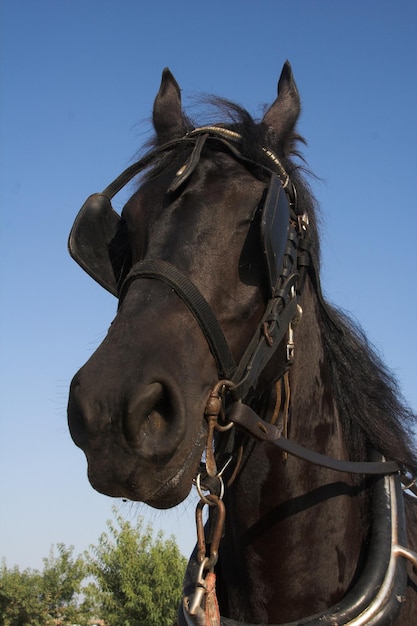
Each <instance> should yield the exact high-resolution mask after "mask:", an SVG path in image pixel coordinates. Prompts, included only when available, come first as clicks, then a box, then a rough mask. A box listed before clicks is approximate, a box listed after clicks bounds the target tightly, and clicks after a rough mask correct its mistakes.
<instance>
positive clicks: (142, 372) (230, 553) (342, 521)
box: [68, 62, 417, 626]
mask: <svg viewBox="0 0 417 626" xmlns="http://www.w3.org/2000/svg"><path fill="white" fill-rule="evenodd" d="M211 104H213V105H214V106H215V111H216V112H217V113H216V114H217V115H218V116H219V117H220V116H222V119H223V121H222V122H218V123H215V124H206V125H205V126H204V125H196V124H194V123H193V122H192V120H191V119H190V118H189V117H188V116H187V114H186V113H185V112H184V111H183V108H182V103H181V93H180V88H179V86H178V83H177V81H176V79H175V78H174V76H173V74H172V73H171V72H170V70H169V69H165V70H164V71H163V74H162V81H161V85H160V89H159V91H158V93H157V96H156V98H155V101H154V106H153V118H152V119H153V126H154V129H155V137H154V139H153V140H152V141H151V142H148V144H147V150H146V152H145V154H144V156H143V157H142V158H141V159H140V160H139V161H137V162H136V163H134V164H133V165H131V166H130V167H129V168H128V169H127V170H125V172H123V173H122V174H121V175H120V176H119V177H118V178H117V179H116V180H115V181H113V182H112V183H111V184H110V185H109V186H108V187H107V188H106V189H105V190H104V191H103V192H102V193H97V194H93V195H92V196H90V198H89V199H88V200H87V201H86V202H85V204H84V205H83V207H82V209H81V211H80V212H79V214H78V216H77V218H76V220H75V222H74V226H73V228H72V231H71V234H70V238H69V249H70V253H71V255H72V257H73V258H74V259H75V260H76V261H77V262H78V263H79V264H80V265H81V267H82V268H83V269H84V270H85V271H87V272H88V273H89V274H90V275H91V276H92V277H93V278H94V279H95V280H96V281H97V282H98V283H99V284H100V285H102V286H103V287H104V288H106V289H107V290H108V291H109V292H111V293H112V294H114V295H115V296H117V297H118V299H119V304H118V310H117V314H116V317H115V319H114V321H113V322H112V324H111V326H110V328H109V331H108V334H107V336H106V337H105V339H104V341H103V342H102V343H101V345H100V346H99V347H98V349H97V350H96V351H95V352H94V354H93V355H92V356H91V357H90V359H89V360H88V361H87V363H86V364H85V365H84V366H83V367H82V368H81V369H80V370H79V371H78V373H77V374H76V375H75V376H74V378H73V380H72V382H71V387H70V394H69V405H68V421H69V429H70V433H71V436H72V438H73V441H74V442H75V444H76V445H77V446H79V447H80V448H81V449H82V450H83V451H84V453H85V455H86V458H87V463H88V477H89V481H90V483H91V485H92V486H93V487H94V488H95V489H96V490H98V491H99V492H101V493H103V494H106V495H108V496H114V497H122V498H125V499H129V500H133V501H141V502H144V503H147V504H148V505H150V506H151V507H155V508H159V509H165V508H170V507H174V506H176V505H177V504H178V503H180V502H182V501H183V500H184V499H185V498H186V497H187V495H188V494H189V492H190V490H191V488H192V487H193V485H195V486H196V488H197V490H198V493H199V496H200V500H199V503H198V505H197V510H196V525H197V545H196V549H195V551H194V553H193V555H192V556H191V558H190V562H189V566H188V569H187V573H186V577H185V583H184V597H183V601H182V604H181V607H180V611H179V623H180V624H222V625H223V626H233V625H235V626H236V625H237V624H261V623H262V624H286V625H288V624H291V625H293V626H294V625H296V624H309V625H312V624H351V625H359V624H391V623H394V622H395V623H396V624H400V625H408V626H410V624H412V623H415V622H414V619H413V615H414V618H415V615H416V614H417V593H416V592H417V577H416V571H415V568H416V566H417V554H416V546H417V511H416V503H415V492H416V489H415V486H414V485H415V476H417V453H416V450H415V448H414V446H413V443H412V433H413V428H414V427H415V423H416V417H415V415H414V414H413V412H412V410H411V409H410V408H408V407H407V405H406V403H405V402H404V401H403V399H402V398H401V394H400V393H399V390H398V385H397V383H396V381H395V379H394V378H393V376H392V375H391V373H390V372H389V371H388V370H387V368H386V367H385V366H384V364H383V363H382V362H381V360H380V358H379V356H378V355H377V354H376V353H375V351H374V350H373V349H372V347H371V346H370V345H369V342H368V341H367V339H366V337H365V336H364V334H363V332H362V331H361V330H360V329H359V328H358V327H357V325H356V324H354V323H353V322H352V321H351V320H350V319H349V318H348V316H347V315H346V314H345V313H342V312H341V311H340V310H338V309H337V308H336V307H335V306H333V305H331V304H330V303H329V302H328V301H327V300H326V298H325V297H324V295H323V292H322V288H321V283H320V240H319V233H318V224H317V221H318V220H317V206H316V201H315V200H314V198H313V194H312V192H311V190H310V188H309V185H308V182H307V178H308V176H307V171H306V166H305V164H304V161H303V159H302V155H301V153H300V145H301V144H302V143H303V141H304V140H303V138H302V137H301V136H300V135H299V134H298V132H297V130H296V126H297V122H298V118H299V114H300V96H299V92H298V89H297V86H296V84H295V80H294V77H293V73H292V69H291V66H290V64H289V63H288V62H286V63H285V65H284V67H283V69H282V72H281V75H280V78H279V81H278V89H277V96H276V98H275V100H274V101H273V103H272V105H270V106H269V108H267V109H266V111H265V114H264V115H263V117H262V119H260V120H255V119H253V117H252V116H251V115H250V114H249V113H248V112H247V111H246V110H245V109H244V108H243V107H241V106H239V105H237V104H234V103H232V102H229V101H226V100H224V99H220V98H214V97H213V98H212V99H211ZM139 174H140V182H139V184H138V185H137V188H136V190H135V191H134V193H133V195H132V196H131V197H130V199H129V200H128V201H127V203H126V204H125V206H124V208H123V211H122V213H121V215H119V214H118V213H116V212H115V211H114V210H113V208H112V206H111V199H112V197H113V196H114V195H115V194H116V193H117V192H118V191H119V190H120V189H121V188H122V187H124V186H125V185H126V183H127V182H129V181H130V180H131V179H133V178H134V177H136V176H138V175H139Z"/></svg>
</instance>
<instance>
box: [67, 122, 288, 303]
mask: <svg viewBox="0 0 417 626" xmlns="http://www.w3.org/2000/svg"><path fill="white" fill-rule="evenodd" d="M197 131H204V133H203V134H202V135H200V136H198V137H197V139H196V140H195V139H194V137H193V138H191V137H188V138H186V139H184V138H183V139H181V140H177V141H174V142H171V143H169V144H166V145H165V146H162V147H161V148H159V149H157V150H156V151H155V153H154V154H156V153H158V152H164V151H166V150H168V149H171V148H172V147H175V145H177V144H178V143H179V142H183V141H192V142H193V143H194V148H193V150H192V153H191V155H190V157H189V159H188V160H187V161H186V163H185V164H184V167H183V168H182V171H180V172H178V173H177V176H176V177H175V179H174V181H173V182H172V183H171V185H170V187H169V189H168V190H167V193H172V192H175V191H177V190H178V188H179V187H180V186H182V185H183V184H184V183H185V182H186V181H187V179H188V178H189V177H190V175H191V174H192V172H193V171H194V169H195V167H196V165H197V164H198V162H199V159H200V155H201V151H202V148H203V146H204V144H205V142H206V140H207V138H209V137H210V135H209V134H208V133H209V131H211V133H212V135H213V136H214V137H216V136H220V137H222V136H223V134H224V133H225V132H226V131H225V129H221V128H218V129H217V128H211V127H210V128H207V129H204V128H203V129H197V130H196V131H194V132H195V133H196V132H197ZM214 131H216V132H214ZM228 132H231V131H228ZM237 137H238V138H239V136H238V135H237ZM234 141H238V139H236V138H234ZM222 143H224V144H225V145H226V146H227V147H229V148H230V150H231V152H232V154H234V155H235V156H236V157H237V156H238V153H237V152H236V148H234V147H233V146H231V144H230V143H229V142H228V141H227V140H226V139H222ZM150 158H151V157H149V156H146V157H144V158H143V159H141V160H140V161H138V162H137V163H135V164H134V165H132V166H130V167H129V168H128V169H127V170H125V171H124V172H122V174H120V176H118V177H117V178H116V180H114V181H113V182H112V183H111V184H110V185H109V186H108V187H106V189H105V190H104V191H103V192H102V193H95V194H93V195H91V196H90V197H89V198H87V200H86V201H85V203H84V204H83V206H82V207H81V209H80V211H79V213H78V215H77V217H76V219H75V221H74V225H73V227H72V229H71V232H70V236H69V240H68V249H69V252H70V255H71V257H72V258H73V259H74V260H75V261H76V262H77V263H78V264H79V265H80V266H81V267H82V269H83V270H84V271H85V272H87V274H89V275H90V276H91V277H92V278H93V279H94V280H95V281H96V282H97V283H98V284H99V285H101V286H102V287H104V288H105V289H107V291H109V292H110V293H111V294H113V295H114V296H116V297H118V294H119V286H120V284H121V282H122V281H123V279H124V278H125V276H126V274H127V272H128V271H129V269H130V255H129V254H128V252H129V250H128V242H127V235H126V233H125V232H124V224H125V223H124V220H123V219H122V218H121V216H120V215H119V214H118V213H116V211H114V209H113V207H112V205H111V198H112V197H113V196H114V195H115V194H116V193H117V192H118V191H120V189H121V188H122V187H124V186H125V185H126V184H127V182H129V180H131V179H132V178H133V176H135V175H136V174H137V173H138V172H139V171H141V170H142V169H143V168H144V167H145V166H146V165H147V164H148V162H149V161H150ZM240 158H241V160H242V161H243V162H246V161H247V159H245V157H243V156H241V157H240ZM274 162H275V161H274ZM268 172H269V173H270V174H271V178H270V184H269V187H268V191H267V194H266V198H265V202H264V205H263V207H262V217H261V244H262V248H263V252H264V255H265V259H266V265H267V271H268V282H269V291H270V296H271V297H274V296H275V292H276V288H277V284H278V282H279V278H280V273H281V270H282V267H283V262H284V254H285V252H286V246H287V240H288V237H289V223H290V206H289V201H288V198H287V193H286V191H285V190H284V188H283V185H282V181H281V179H280V177H279V176H278V175H277V174H276V173H273V172H271V170H268Z"/></svg>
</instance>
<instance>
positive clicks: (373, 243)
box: [0, 0, 417, 567]
mask: <svg viewBox="0 0 417 626" xmlns="http://www.w3.org/2000/svg"><path fill="white" fill-rule="evenodd" d="M0 19H1V67H0V70H1V93H0V98H1V100H0V103H1V109H0V111H1V163H0V165H1V170H0V176H1V187H0V189H1V198H0V210H1V255H0V264H1V305H0V316H1V389H0V402H1V414H0V418H1V430H0V437H1V439H0V507H1V514H0V556H5V557H6V559H7V565H8V566H13V565H14V564H18V565H19V566H20V567H41V566H42V557H45V556H47V555H48V552H49V549H50V546H51V544H56V543H57V542H63V543H65V544H66V545H71V544H73V545H74V546H75V551H76V553H79V552H81V551H82V550H84V549H85V548H87V547H88V545H89V544H90V543H94V542H96V541H97V539H98V536H99V535H100V533H101V532H102V531H103V530H105V528H106V526H105V522H106V520H107V519H109V518H110V517H111V506H112V504H113V502H114V501H113V500H111V499H109V498H106V497H105V496H102V495H100V494H98V493H96V492H94V491H93V489H92V488H91V487H90V485H89V483H88V481H87V478H86V463H85V459H84V456H83V454H82V452H81V451H79V450H78V449H77V448H76V447H75V446H74V445H73V443H72V441H71V439H70V436H69V433H68V430H67V424H66V403H67V393H68V385H69V382H70V380H71V378H72V376H73V374H74V373H75V371H76V370H77V369H78V368H79V366H81V365H82V364H83V363H84V362H85V361H86V359H87V358H88V356H89V355H90V354H91V352H92V351H93V350H94V349H95V348H96V347H97V346H98V344H99V343H100V341H101V339H102V338H103V337H104V335H105V333H106V330H107V327H108V325H109V323H110V321H111V319H112V318H113V316H114V313H115V309H116V300H115V299H114V298H113V297H112V296H110V295H109V294H108V293H107V292H105V291H104V290H103V289H101V288H100V287H99V286H98V285H96V284H95V283H94V282H93V281H92V280H91V279H90V278H89V277H88V276H87V275H86V274H84V273H83V272H82V270H81V269H80V268H78V266H77V265H76V264H75V263H74V262H73V261H71V259H70V257H69V256H68V254H67V248H66V246H67V236H68V233H69V230H70V227H71V225H72V222H73V220H74V217H75V215H76V213H77V211H78V210H79V208H80V206H81V205H82V203H83V202H84V200H85V198H86V197H87V196H88V195H89V194H90V193H92V192H94V191H100V190H101V189H102V188H104V187H105V186H106V185H107V184H108V183H109V182H110V181H111V180H113V178H115V176H116V175H117V174H119V173H120V172H121V170H122V169H124V168H125V167H126V166H127V165H128V164H129V163H130V162H131V160H132V159H133V157H134V155H135V152H136V151H137V150H138V149H139V148H140V147H141V145H142V144H143V142H144V141H145V140H146V138H147V137H148V136H149V132H150V124H149V121H148V120H149V115H150V112H151V110H152V104H153V99H154V97H155V94H156V92H157V90H158V87H159V82H160V76H161V71H162V69H163V68H164V67H165V66H169V67H170V69H171V70H172V71H173V73H174V74H175V76H176V78H177V80H178V82H179V83H180V85H181V87H182V89H183V94H184V99H185V102H186V103H187V102H189V103H191V102H192V97H195V96H196V94H199V93H215V94H218V95H221V96H225V97H228V98H230V99H233V100H235V101H237V102H239V103H240V104H243V105H245V106H246V107H247V108H248V109H249V111H250V112H251V113H252V114H254V115H255V116H260V115H261V111H262V106H263V105H264V104H265V103H270V102H272V100H273V99H274V98H275V94H276V84H277V79H278V77H279V74H280V71H281V67H282V64H283V62H284V61H285V59H287V58H288V59H289V60H290V61H291V63H292V66H293V71H294V74H295V78H296V81H297V84H298V87H299V90H300V93H301V97H302V102H303V115H302V118H301V121H300V126H299V130H300V132H301V134H303V135H304V136H305V137H306V138H307V140H308V147H307V148H306V149H305V151H304V155H305V157H306V159H307V161H308V163H309V166H310V167H311V169H312V170H313V171H314V172H315V174H316V175H317V176H318V177H319V178H318V179H317V180H315V179H313V180H312V181H311V182H312V186H313V189H314V192H315V194H316V196H317V197H318V199H319V201H320V204H321V206H322V216H323V225H322V235H323V256H324V259H323V261H324V265H323V282H324V289H325V292H326V294H327V296H328V297H329V298H330V299H331V300H332V301H333V302H334V303H337V304H339V305H340V306H341V307H343V308H344V309H346V310H348V311H350V312H351V313H352V315H353V316H354V317H355V318H356V319H357V320H359V321H360V323H361V324H362V326H363V328H364V329H365V331H366V332H367V334H368V336H369V338H370V340H371V341H372V342H373V344H374V345H375V346H376V347H377V349H378V350H379V351H380V352H381V353H382V355H383V357H384V359H385V361H386V362H387V363H388V365H389V367H390V368H392V369H393V371H394V372H395V374H396V375H397V377H398V380H399V382H400V385H401V388H402V390H403V393H404V395H405V396H406V398H407V399H408V400H409V402H410V403H411V405H412V406H413V407H414V408H416V407H417V392H416V387H417V385H416V380H417V379H416V372H417V331H416V326H417V325H416V305H417V300H416V287H417V285H416V268H417V245H416V244H417V242H416V236H417V206H416V204H417V182H416V180H417V80H416V78H417V77H416V69H417V46H416V41H417V3H416V1H415V0H399V1H398V2H394V1H393V0H389V1H387V0H364V1H361V2H360V1H359V0H354V1H353V2H346V1H345V0H291V1H290V0H288V1H283V0H264V1H262V0H222V1H221V2H220V1H218V0H210V1H204V2H203V1H199V0H194V1H191V0H188V1H186V0H175V1H172V2H170V1H168V0H166V1H163V0H152V1H143V2H142V1H140V0H36V1H35V0H2V2H1V3H0ZM121 204H122V200H120V199H119V200H118V201H116V207H118V208H119V209H120V208H121ZM194 503H195V497H194V498H192V499H191V501H189V502H187V503H185V504H183V505H180V506H179V507H178V508H177V509H175V510H173V511H170V512H163V513H161V512H158V511H153V510H152V509H149V508H148V507H146V506H144V505H131V504H123V503H121V502H120V503H118V504H120V507H121V511H122V512H123V513H124V514H125V515H126V516H128V517H130V518H133V517H134V516H135V515H137V514H141V515H144V517H145V520H146V521H150V522H152V523H153V524H154V527H155V528H162V529H163V530H164V531H165V532H166V533H167V534H171V533H173V534H174V535H175V536H176V537H177V540H178V542H179V545H180V547H181V549H182V551H183V552H184V554H188V553H189V552H190V550H191V548H192V546H193V544H194V541H195V533H194V526H193V517H194Z"/></svg>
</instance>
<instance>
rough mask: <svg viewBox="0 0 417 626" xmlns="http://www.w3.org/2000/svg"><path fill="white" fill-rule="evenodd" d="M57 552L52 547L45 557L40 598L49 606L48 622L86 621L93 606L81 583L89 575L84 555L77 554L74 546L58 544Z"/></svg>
mask: <svg viewBox="0 0 417 626" xmlns="http://www.w3.org/2000/svg"><path fill="white" fill-rule="evenodd" d="M57 551H58V556H55V554H54V550H53V548H52V549H51V552H50V555H49V557H48V558H45V559H43V562H44V568H43V572H42V588H41V594H40V595H41V601H42V603H43V605H44V607H45V608H46V610H47V614H48V620H49V621H48V622H46V623H47V624H54V625H59V624H62V625H64V624H80V626H84V624H87V623H88V620H89V618H90V617H91V611H92V609H93V606H92V605H91V603H90V602H89V601H86V600H85V599H83V596H82V592H83V587H82V583H83V581H84V579H85V578H86V576H87V566H86V563H85V561H84V558H83V557H81V556H78V557H76V558H74V556H73V551H74V548H73V546H70V547H69V548H67V547H66V546H65V545H64V544H63V543H58V544H57Z"/></svg>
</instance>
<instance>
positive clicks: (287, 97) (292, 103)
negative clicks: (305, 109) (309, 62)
mask: <svg viewBox="0 0 417 626" xmlns="http://www.w3.org/2000/svg"><path fill="white" fill-rule="evenodd" d="M300 109H301V106H300V95H299V93H298V89H297V86H296V84H295V81H294V77H293V74H292V70H291V65H290V63H289V61H286V62H285V64H284V67H283V68H282V72H281V76H280V78H279V81H278V97H277V98H276V100H275V102H274V103H273V104H272V105H271V107H270V108H269V109H268V111H267V112H266V113H265V115H264V118H263V120H262V121H263V123H264V124H265V125H266V126H267V127H268V128H269V129H271V130H272V131H273V132H274V133H275V134H276V135H277V136H278V138H279V140H280V142H282V144H283V148H284V151H285V152H287V151H289V150H290V148H291V143H292V140H293V138H294V128H295V125H296V123H297V120H298V116H299V115H300Z"/></svg>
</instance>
